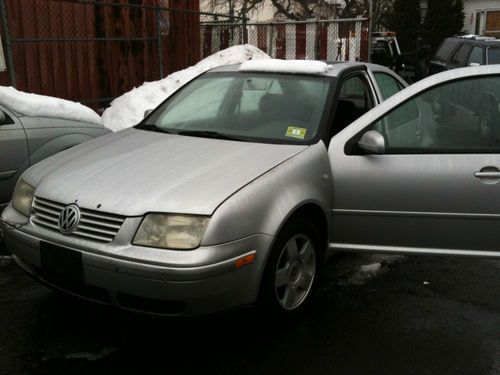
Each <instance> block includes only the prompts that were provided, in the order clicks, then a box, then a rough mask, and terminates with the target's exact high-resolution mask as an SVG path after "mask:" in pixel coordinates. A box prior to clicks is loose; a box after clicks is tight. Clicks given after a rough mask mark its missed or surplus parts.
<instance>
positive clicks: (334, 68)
mask: <svg viewBox="0 0 500 375" xmlns="http://www.w3.org/2000/svg"><path fill="white" fill-rule="evenodd" d="M311 61H322V62H324V63H326V64H328V65H331V68H330V69H328V71H327V72H326V74H324V75H321V76H323V77H325V76H326V77H338V76H340V75H341V74H342V73H343V72H345V71H346V70H349V69H352V68H355V67H368V68H369V69H370V70H371V71H373V72H383V73H388V74H394V72H393V71H392V70H390V69H388V68H386V67H384V66H381V65H377V64H370V63H365V62H357V61H328V60H311ZM240 65H241V64H231V65H223V66H218V67H216V68H213V69H210V70H209V71H208V72H216V73H220V72H237V71H238V69H239V67H240ZM281 73H283V72H281ZM291 74H297V75H305V74H303V73H291Z"/></svg>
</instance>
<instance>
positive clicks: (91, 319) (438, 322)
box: [0, 249, 500, 375]
mask: <svg viewBox="0 0 500 375" xmlns="http://www.w3.org/2000/svg"><path fill="white" fill-rule="evenodd" d="M373 262H380V263H381V268H380V269H379V270H378V272H376V273H374V274H371V273H370V272H361V273H360V266H361V265H366V264H371V263H373ZM499 271H500V262H498V261H491V260H474V259H466V258H440V257H416V256H412V257H405V258H384V257H378V258H377V257H375V258H374V257H373V256H369V255H359V254H356V255H355V254H351V255H344V256H339V257H335V258H333V259H331V260H330V261H329V262H328V265H327V272H326V275H325V277H324V278H323V280H322V282H321V285H320V287H319V289H318V290H317V292H316V293H315V294H314V299H313V303H312V304H311V305H310V306H309V308H308V309H307V310H306V311H304V312H303V313H302V314H300V315H297V316H294V317H291V318H286V319H285V318H280V319H277V318H271V317H269V316H266V315H263V314H259V313H257V312H256V311H255V310H253V309H247V310H243V311H237V312H234V313H231V314H224V315H221V316H216V317H210V318H204V319H197V320H172V319H166V320H165V319H163V320H153V319H145V318H141V317H137V316H130V315H126V314H123V313H120V312H117V311H115V310H111V309H107V308H102V307H100V306H96V305H93V304H88V303H84V302H80V301H78V300H74V299H71V298H67V297H64V296H61V295H59V294H56V293H54V292H52V291H50V290H49V289H47V288H45V287H44V286H41V285H39V284H37V283H35V282H34V281H32V280H31V279H30V278H29V277H28V276H26V275H25V274H24V273H23V272H22V271H21V270H20V269H19V268H18V267H17V266H16V265H15V264H14V262H13V261H12V259H11V258H10V257H9V256H8V255H6V252H5V249H3V250H0V374H88V373H92V374H101V373H102V374H104V373H106V374H113V373H158V374H398V375H400V374H419V375H423V374H454V375H455V374H474V375H476V374H500V300H499V296H500V272H499Z"/></svg>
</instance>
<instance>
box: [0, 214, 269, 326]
mask: <svg viewBox="0 0 500 375" xmlns="http://www.w3.org/2000/svg"><path fill="white" fill-rule="evenodd" d="M0 227H2V229H3V232H4V238H5V243H6V246H7V248H8V249H10V250H11V251H12V253H13V254H14V259H15V261H16V262H17V264H18V265H19V266H20V267H21V268H23V269H24V270H25V271H26V272H28V273H29V274H30V275H32V276H33V277H34V278H36V279H38V280H40V281H42V282H43V283H45V284H48V285H49V286H52V287H54V288H57V289H60V290H62V291H64V292H67V293H70V294H73V295H76V296H79V297H82V298H85V299H87V300H92V301H95V302H100V303H103V304H107V305H111V306H114V307H118V308H122V309H126V310H131V311H136V312H143V313H150V314H160V315H176V316H199V315H205V314H211V313H216V312H220V311H223V310H228V309H232V308H236V307H239V306H243V305H248V304H252V303H254V302H255V301H256V300H257V297H258V291H259V286H260V280H261V277H262V273H263V270H264V266H265V261H266V258H267V251H268V249H269V247H270V246H271V241H272V237H271V236H268V235H261V234H259V235H253V236H249V237H246V238H243V239H240V240H237V241H233V242H230V243H225V244H221V245H217V246H210V247H200V248H198V249H196V250H191V251H186V252H182V251H179V252H178V257H180V258H182V256H183V254H184V255H185V256H186V258H187V259H197V263H196V264H193V265H190V264H188V263H186V262H184V263H183V264H182V266H180V265H179V263H180V262H179V259H177V264H173V265H172V264H165V263H161V262H153V261H152V259H151V255H152V253H151V252H152V251H158V252H160V253H161V252H162V251H166V250H161V249H154V250H152V249H150V248H142V249H144V251H145V253H147V255H148V256H147V257H146V258H147V259H143V260H139V259H137V258H136V259H133V260H131V259H130V258H125V257H120V255H121V254H127V253H134V254H138V253H140V251H141V248H140V247H136V246H132V245H130V246H128V247H123V246H121V247H119V248H116V249H113V250H114V251H107V252H99V251H95V249H91V251H86V250H85V249H82V247H81V246H68V244H61V243H60V241H50V240H49V239H47V238H43V241H44V242H46V243H51V244H53V245H56V246H60V247H64V248H68V249H71V250H76V251H78V252H80V253H81V254H82V257H81V262H82V268H83V280H82V281H81V282H75V281H74V280H69V279H66V278H64V277H61V275H60V274H54V273H51V272H49V271H48V270H46V269H44V268H42V264H41V257H40V242H41V240H40V238H38V236H35V235H32V234H28V233H25V232H24V231H22V228H21V229H20V228H16V227H14V226H12V225H10V224H8V223H6V222H2V221H1V220H0ZM194 252H198V255H196V254H194ZM199 254H202V255H199ZM210 254H218V256H216V257H212V258H214V259H215V260H214V261H213V262H211V261H210ZM220 254H226V255H227V256H226V258H225V259H221V256H220ZM248 254H255V255H256V257H255V261H254V262H253V263H251V264H249V265H246V266H243V267H241V268H239V269H237V268H236V267H235V261H236V260H237V259H239V258H241V257H242V256H245V255H248ZM200 259H204V261H203V263H204V264H199V263H200V262H199V260H200Z"/></svg>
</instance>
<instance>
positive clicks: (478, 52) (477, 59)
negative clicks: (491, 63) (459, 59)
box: [467, 47, 484, 65]
mask: <svg viewBox="0 0 500 375" xmlns="http://www.w3.org/2000/svg"><path fill="white" fill-rule="evenodd" d="M470 64H479V65H483V64H484V58H483V49H482V48H481V47H474V48H473V49H472V52H471V53H470V56H469V61H468V62H467V65H470Z"/></svg>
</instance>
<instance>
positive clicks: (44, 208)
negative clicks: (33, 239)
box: [31, 197, 125, 242]
mask: <svg viewBox="0 0 500 375" xmlns="http://www.w3.org/2000/svg"><path fill="white" fill-rule="evenodd" d="M64 207H66V205H65V204H62V203H57V202H53V201H49V200H47V199H43V198H38V197H35V199H34V201H33V210H32V214H31V221H32V222H33V223H34V224H35V225H39V226H41V227H44V228H47V229H52V230H54V231H57V232H60V230H59V225H58V222H59V215H60V214H61V211H62V210H63V208H64ZM80 212H81V216H80V223H79V224H78V227H77V228H76V230H75V231H74V232H73V233H71V234H69V236H76V237H81V238H85V239H89V240H93V241H98V242H111V241H113V239H114V238H115V236H116V234H117V233H118V231H119V230H120V228H121V226H122V224H123V222H124V220H125V217H124V216H120V215H114V214H108V213H104V212H99V211H93V210H87V209H84V208H80Z"/></svg>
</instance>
